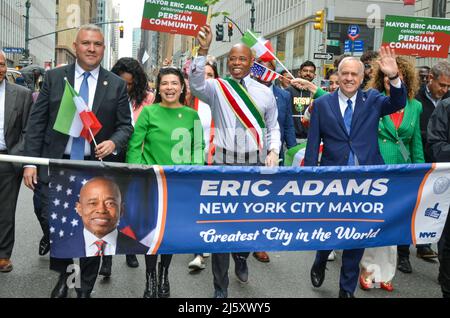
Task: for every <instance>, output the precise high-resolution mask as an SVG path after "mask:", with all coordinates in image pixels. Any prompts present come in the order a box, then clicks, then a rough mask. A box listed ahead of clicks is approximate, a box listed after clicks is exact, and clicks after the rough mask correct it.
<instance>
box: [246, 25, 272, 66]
mask: <svg viewBox="0 0 450 318" xmlns="http://www.w3.org/2000/svg"><path fill="white" fill-rule="evenodd" d="M242 42H243V43H244V44H245V45H247V46H248V47H249V48H251V49H252V50H254V51H255V52H256V57H257V58H259V59H261V61H264V62H270V61H273V60H274V59H275V55H274V54H273V48H272V45H271V44H270V42H269V41H268V40H265V39H263V38H258V37H256V35H255V34H254V33H253V32H252V31H250V30H247V32H245V34H244V37H243V38H242Z"/></svg>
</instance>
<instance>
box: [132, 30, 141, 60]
mask: <svg viewBox="0 0 450 318" xmlns="http://www.w3.org/2000/svg"><path fill="white" fill-rule="evenodd" d="M141 34H142V30H141V28H134V29H133V44H132V45H133V49H132V53H131V57H132V58H134V59H138V54H139V47H140V45H141Z"/></svg>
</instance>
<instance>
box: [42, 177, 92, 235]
mask: <svg viewBox="0 0 450 318" xmlns="http://www.w3.org/2000/svg"><path fill="white" fill-rule="evenodd" d="M89 179H90V177H88V176H86V173H84V174H81V175H80V173H79V172H78V173H77V172H76V171H70V170H60V171H59V173H58V174H56V175H53V176H52V182H51V183H50V184H49V188H50V198H51V199H50V202H49V213H50V215H49V218H50V220H49V221H50V243H51V244H54V243H58V242H59V241H64V240H66V239H68V238H70V237H71V236H73V235H74V234H75V233H76V232H77V231H81V230H83V221H82V220H81V218H80V216H79V215H78V214H77V212H76V210H75V204H76V203H77V202H78V198H79V196H80V190H81V187H82V186H83V185H84V184H86V182H88V180H89Z"/></svg>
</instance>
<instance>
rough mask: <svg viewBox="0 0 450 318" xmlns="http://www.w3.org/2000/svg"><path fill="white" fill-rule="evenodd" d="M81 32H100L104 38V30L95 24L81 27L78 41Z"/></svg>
mask: <svg viewBox="0 0 450 318" xmlns="http://www.w3.org/2000/svg"><path fill="white" fill-rule="evenodd" d="M81 31H94V32H98V33H100V34H101V35H102V37H104V35H103V31H102V29H101V28H100V27H99V26H98V25H95V24H85V25H82V26H80V28H79V29H78V33H77V36H76V39H77V40H78V36H79V35H80V32H81Z"/></svg>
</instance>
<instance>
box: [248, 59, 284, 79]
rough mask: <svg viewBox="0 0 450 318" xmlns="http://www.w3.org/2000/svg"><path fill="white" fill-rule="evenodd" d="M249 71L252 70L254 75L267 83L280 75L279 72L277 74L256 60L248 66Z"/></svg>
mask: <svg viewBox="0 0 450 318" xmlns="http://www.w3.org/2000/svg"><path fill="white" fill-rule="evenodd" d="M250 71H251V72H252V74H253V76H254V77H256V78H258V79H260V80H261V81H263V82H267V83H268V82H272V81H274V80H276V79H277V78H278V77H280V74H278V73H276V72H274V71H272V70H270V69H268V68H267V67H265V66H263V65H261V64H259V63H256V62H255V63H254V64H253V66H252V67H251V68H250Z"/></svg>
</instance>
